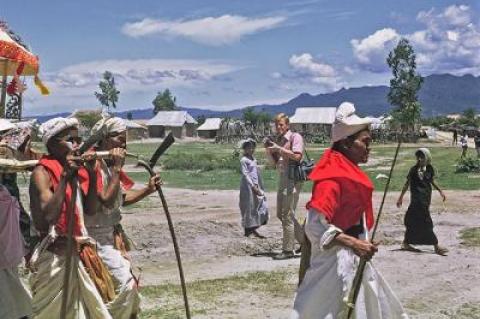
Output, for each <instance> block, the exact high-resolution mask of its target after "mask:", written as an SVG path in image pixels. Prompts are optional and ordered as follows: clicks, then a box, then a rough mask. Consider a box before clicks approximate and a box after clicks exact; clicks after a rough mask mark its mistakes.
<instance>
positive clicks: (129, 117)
mask: <svg viewBox="0 0 480 319" xmlns="http://www.w3.org/2000/svg"><path fill="white" fill-rule="evenodd" d="M132 119H133V114H132V112H127V120H129V121H131V120H132Z"/></svg>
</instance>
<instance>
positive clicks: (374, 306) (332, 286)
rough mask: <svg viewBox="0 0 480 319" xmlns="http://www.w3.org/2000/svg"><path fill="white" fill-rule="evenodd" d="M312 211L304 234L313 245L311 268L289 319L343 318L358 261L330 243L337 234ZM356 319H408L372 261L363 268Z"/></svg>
mask: <svg viewBox="0 0 480 319" xmlns="http://www.w3.org/2000/svg"><path fill="white" fill-rule="evenodd" d="M331 226H332V225H330V224H328V223H327V222H326V220H325V218H324V217H323V215H322V214H320V213H318V212H317V211H315V210H314V209H311V210H310V211H309V212H308V215H307V223H306V225H305V232H306V235H307V237H308V239H309V240H310V242H311V244H312V254H311V259H310V268H309V269H308V270H307V273H306V274H305V278H304V279H303V281H302V284H301V285H300V286H299V288H298V290H297V295H296V298H295V303H294V309H293V311H292V313H291V316H290V318H291V319H336V318H343V317H342V316H343V315H344V311H345V310H346V299H347V296H348V292H349V291H350V288H351V286H352V282H353V278H354V276H355V272H356V269H357V267H358V263H359V258H358V257H357V256H356V255H355V254H354V253H353V251H352V250H351V249H349V248H345V247H343V246H340V245H337V244H335V243H333V240H334V238H335V236H336V234H337V233H338V232H339V231H340V230H339V229H335V227H331ZM354 313H355V316H354V318H356V319H407V318H408V316H407V314H406V313H405V311H404V310H403V307H402V305H401V304H400V301H399V300H398V298H397V297H396V296H395V294H394V293H393V291H392V289H391V288H390V286H389V285H388V284H387V282H386V281H385V280H384V279H383V277H382V275H381V274H380V273H379V272H378V271H377V270H376V269H375V267H374V266H373V265H372V263H371V262H368V263H367V265H366V267H365V272H364V275H363V279H362V287H361V289H360V292H359V296H358V299H357V303H356V306H355V311H354Z"/></svg>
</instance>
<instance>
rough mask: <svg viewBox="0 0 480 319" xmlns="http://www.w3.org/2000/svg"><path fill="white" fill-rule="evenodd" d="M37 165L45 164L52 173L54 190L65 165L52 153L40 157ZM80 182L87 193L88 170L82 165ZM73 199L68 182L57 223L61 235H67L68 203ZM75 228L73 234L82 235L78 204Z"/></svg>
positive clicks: (51, 178) (51, 179) (81, 187)
mask: <svg viewBox="0 0 480 319" xmlns="http://www.w3.org/2000/svg"><path fill="white" fill-rule="evenodd" d="M37 165H40V166H43V167H44V168H45V169H46V170H47V172H48V173H49V175H50V181H51V182H52V185H53V187H52V191H53V192H54V191H55V190H56V189H57V187H58V184H59V183H60V179H61V174H62V172H63V166H62V164H60V162H59V161H58V160H56V159H55V158H53V157H52V156H50V155H44V156H42V158H41V159H40V161H39V162H38V164H37ZM78 182H79V185H80V190H81V192H82V193H83V194H84V195H86V194H87V192H88V184H89V178H88V172H87V170H86V169H85V168H84V167H81V168H80V169H79V170H78ZM71 200H72V187H71V185H70V184H67V187H66V191H65V200H64V201H63V203H62V208H61V212H60V216H59V217H58V220H57V223H56V224H55V228H56V230H57V232H58V233H59V235H66V234H67V206H68V205H67V203H69V202H70V201H71ZM74 217H75V218H74V228H73V235H74V236H82V235H84V234H82V224H81V219H80V216H79V211H78V207H77V205H75V214H74Z"/></svg>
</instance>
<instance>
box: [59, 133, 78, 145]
mask: <svg viewBox="0 0 480 319" xmlns="http://www.w3.org/2000/svg"><path fill="white" fill-rule="evenodd" d="M55 139H56V140H57V141H59V142H60V141H64V142H70V143H77V144H80V143H82V138H81V137H80V136H71V135H65V136H61V137H60V136H59V137H56V138H55Z"/></svg>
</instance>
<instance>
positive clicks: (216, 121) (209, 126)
mask: <svg viewBox="0 0 480 319" xmlns="http://www.w3.org/2000/svg"><path fill="white" fill-rule="evenodd" d="M220 125H222V119H221V118H219V117H211V118H208V119H205V123H203V124H202V125H200V126H199V127H198V128H197V131H211V130H219V129H220Z"/></svg>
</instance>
